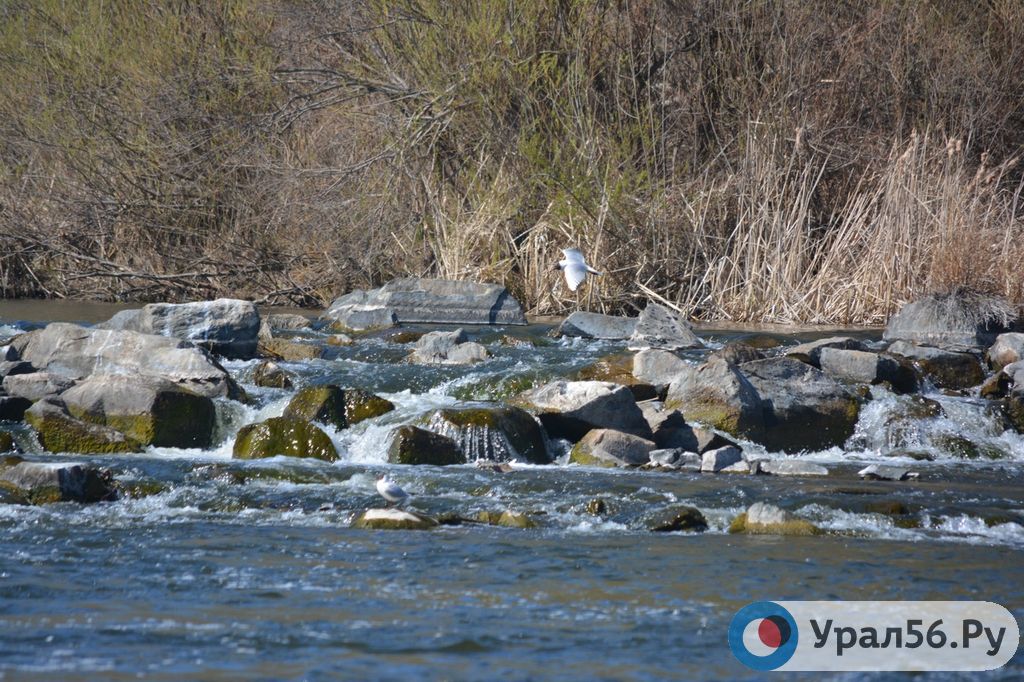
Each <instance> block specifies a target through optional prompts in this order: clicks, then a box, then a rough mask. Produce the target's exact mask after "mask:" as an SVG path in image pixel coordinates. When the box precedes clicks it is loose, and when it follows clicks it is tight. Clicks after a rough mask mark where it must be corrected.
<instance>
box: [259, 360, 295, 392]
mask: <svg viewBox="0 0 1024 682" xmlns="http://www.w3.org/2000/svg"><path fill="white" fill-rule="evenodd" d="M252 383H254V384H256V385H257V386H262V387H264V388H291V387H292V379H291V375H290V374H289V373H288V372H286V371H284V370H283V369H281V366H280V365H278V364H277V363H276V362H272V361H270V360H261V361H260V362H259V363H258V364H257V365H256V366H255V367H253V369H252Z"/></svg>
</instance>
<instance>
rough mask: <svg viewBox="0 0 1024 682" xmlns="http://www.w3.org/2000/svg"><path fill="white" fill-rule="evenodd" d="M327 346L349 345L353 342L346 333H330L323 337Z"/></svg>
mask: <svg viewBox="0 0 1024 682" xmlns="http://www.w3.org/2000/svg"><path fill="white" fill-rule="evenodd" d="M324 343H326V344H327V345H328V346H351V345H352V344H354V343H355V341H353V340H352V337H351V336H349V335H348V334H331V335H330V336H328V337H326V338H325V339H324Z"/></svg>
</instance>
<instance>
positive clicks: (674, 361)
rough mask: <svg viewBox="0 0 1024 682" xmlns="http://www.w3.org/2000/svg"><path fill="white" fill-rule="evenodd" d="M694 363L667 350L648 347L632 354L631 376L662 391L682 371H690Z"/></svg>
mask: <svg viewBox="0 0 1024 682" xmlns="http://www.w3.org/2000/svg"><path fill="white" fill-rule="evenodd" d="M694 367H695V365H693V364H692V363H689V362H687V361H686V360H683V359H682V358H681V357H679V356H678V355H676V354H675V353H670V352H669V351H667V350H658V349H656V348H648V349H646V350H642V351H640V352H639V353H637V354H636V355H634V356H633V376H634V377H635V378H636V379H637V380H638V381H643V382H646V383H648V384H651V385H653V386H654V387H655V388H656V389H658V390H659V391H662V390H664V389H665V387H667V386H668V385H669V384H671V383H672V381H673V380H674V379H675V378H676V376H678V375H679V374H680V373H682V372H690V371H692V370H693V369H694Z"/></svg>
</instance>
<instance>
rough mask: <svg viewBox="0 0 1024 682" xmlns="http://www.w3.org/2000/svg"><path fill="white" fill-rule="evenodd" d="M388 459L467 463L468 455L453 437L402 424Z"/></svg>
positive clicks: (415, 462) (403, 462)
mask: <svg viewBox="0 0 1024 682" xmlns="http://www.w3.org/2000/svg"><path fill="white" fill-rule="evenodd" d="M388 461H389V462H391V463H392V464H433V465H435V466H445V465H448V464H465V463H466V456H465V455H464V454H463V452H462V450H461V449H460V448H459V445H458V443H456V442H455V441H454V440H452V439H451V438H448V437H446V436H442V435H441V434H438V433H434V432H433V431H427V430H426V429H421V428H419V427H418V426H402V427H399V428H398V429H396V430H395V435H394V438H393V439H392V441H391V446H390V447H389V448H388Z"/></svg>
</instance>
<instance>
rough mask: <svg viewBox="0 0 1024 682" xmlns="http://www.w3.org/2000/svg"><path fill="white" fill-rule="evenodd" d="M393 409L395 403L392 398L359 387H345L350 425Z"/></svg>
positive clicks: (346, 409)
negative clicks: (387, 398)
mask: <svg viewBox="0 0 1024 682" xmlns="http://www.w3.org/2000/svg"><path fill="white" fill-rule="evenodd" d="M393 409H395V404H394V403H392V402H391V401H390V400H386V399H384V398H381V397H380V396H376V395H374V394H372V393H368V392H366V391H364V390H362V389H359V388H346V389H345V420H346V421H347V422H348V425H349V426H352V425H353V424H358V423H359V422H361V421H363V420H366V419H373V418H374V417H379V416H381V415H382V414H387V413H388V412H390V411H391V410H393Z"/></svg>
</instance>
